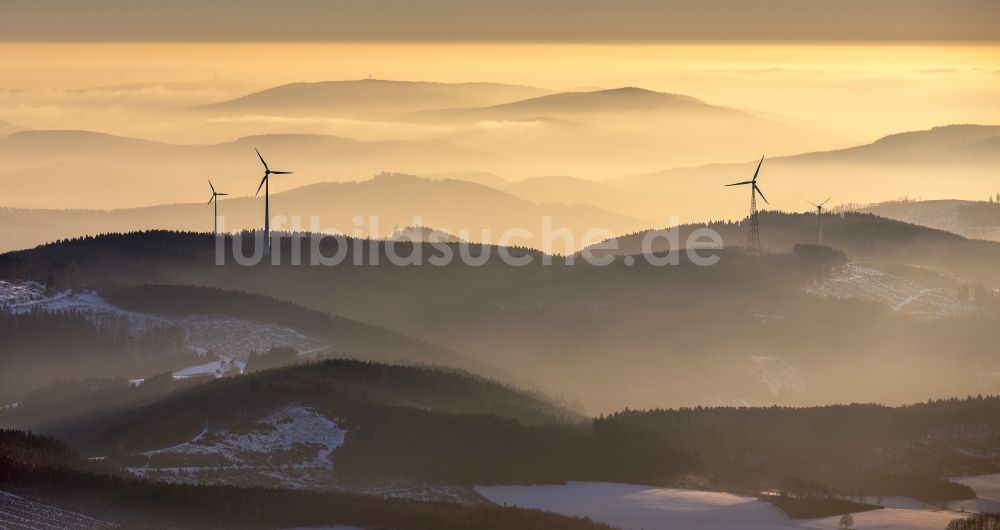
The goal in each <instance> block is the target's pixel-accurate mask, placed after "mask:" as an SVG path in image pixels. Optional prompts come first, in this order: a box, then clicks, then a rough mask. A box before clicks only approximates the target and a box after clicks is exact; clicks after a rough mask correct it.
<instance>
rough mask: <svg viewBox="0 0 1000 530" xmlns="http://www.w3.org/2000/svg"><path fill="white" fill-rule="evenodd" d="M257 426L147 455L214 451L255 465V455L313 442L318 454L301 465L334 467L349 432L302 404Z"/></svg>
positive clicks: (234, 461)
mask: <svg viewBox="0 0 1000 530" xmlns="http://www.w3.org/2000/svg"><path fill="white" fill-rule="evenodd" d="M255 425H256V426H257V427H258V428H254V429H253V430H249V431H247V432H238V433H233V432H230V431H219V432H216V433H211V434H208V433H207V432H202V433H201V434H199V435H198V436H197V437H195V438H194V439H192V440H191V441H188V442H185V443H182V444H180V445H175V446H173V447H168V448H166V449H158V450H156V451H149V452H146V453H143V454H144V455H146V456H156V455H162V454H168V453H172V454H189V455H190V454H211V455H219V456H221V457H223V458H224V459H226V460H227V461H228V462H230V463H231V464H236V465H240V464H252V462H250V460H252V458H253V455H270V454H274V453H280V452H288V451H292V450H293V449H296V448H297V447H298V446H301V445H302V444H309V445H311V446H314V447H315V448H316V451H315V453H313V454H314V457H313V458H311V459H309V460H305V461H301V462H299V463H298V464H297V465H300V466H310V467H317V468H323V469H332V468H333V464H332V463H331V461H330V454H331V453H332V452H333V450H334V449H336V448H338V447H340V446H341V445H344V439H345V436H346V435H347V431H345V430H344V429H341V428H340V426H339V425H338V424H337V422H336V421H334V420H331V419H329V418H327V417H326V416H324V415H322V414H320V413H319V412H317V411H315V410H313V409H311V408H308V407H303V406H299V405H289V406H287V407H285V408H283V409H281V410H279V411H278V412H275V413H274V414H271V415H270V416H267V417H266V418H263V419H261V420H259V421H257V422H255Z"/></svg>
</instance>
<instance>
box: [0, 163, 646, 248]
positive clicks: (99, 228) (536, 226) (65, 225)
mask: <svg viewBox="0 0 1000 530" xmlns="http://www.w3.org/2000/svg"><path fill="white" fill-rule="evenodd" d="M277 182H278V179H275V183H273V184H272V186H273V187H277V186H276V184H277ZM291 182H294V181H291ZM215 185H216V189H218V190H219V191H227V190H230V189H231V188H223V187H222V185H221V184H219V183H218V182H216V184H215ZM204 186H205V188H206V189H207V187H208V185H207V183H206V184H205V185H204ZM284 186H286V184H285V183H282V187H284ZM91 189H92V187H91ZM98 193H99V190H98ZM541 198H543V199H545V198H550V197H546V196H542V197H541ZM262 202H263V199H262V198H260V197H234V198H228V199H223V200H220V201H219V215H220V216H222V217H224V223H223V225H222V226H223V227H224V229H225V230H226V231H234V230H242V229H254V228H256V227H258V226H259V225H261V224H263V219H262V217H263V204H262ZM212 213H213V209H212V207H211V206H206V205H205V204H198V203H194V204H191V203H187V204H172V205H162V206H149V207H145V208H129V209H122V210H109V211H103V210H28V209H8V208H2V209H0V218H2V219H4V220H5V222H6V223H8V225H9V226H11V227H12V228H14V229H13V230H11V231H9V232H8V233H7V234H6V235H4V236H0V249H8V250H10V249H17V248H30V247H32V246H35V245H38V244H42V243H45V242H48V241H53V240H57V239H63V238H67V237H78V236H83V235H91V234H98V233H107V232H122V231H129V230H148V229H164V228H165V229H175V230H190V231H203V230H209V229H211V227H212ZM271 214H272V215H273V216H284V217H285V218H286V219H291V217H292V216H298V217H299V218H300V222H301V226H299V227H298V229H299V230H311V229H318V230H337V231H340V232H342V233H346V234H354V231H355V229H358V230H360V231H361V232H360V233H361V235H372V236H376V237H386V236H388V234H389V233H390V232H391V231H392V230H393V228H394V227H396V226H411V225H413V224H414V223H415V220H417V219H419V220H421V221H422V224H424V225H425V226H428V227H433V228H438V229H441V230H446V231H448V232H451V233H453V234H455V235H459V236H461V234H460V233H459V232H461V231H466V232H468V234H467V235H466V236H463V238H464V239H468V240H471V241H481V240H483V239H484V238H485V237H486V236H489V238H490V239H491V240H493V241H496V240H497V239H498V238H499V237H500V236H501V234H503V233H504V232H505V231H507V230H510V229H514V228H519V229H525V228H526V229H530V230H532V233H533V234H534V237H533V240H530V241H521V240H520V239H519V240H518V242H519V243H522V244H528V245H540V244H541V241H540V237H541V235H540V234H541V233H542V228H543V223H544V219H545V218H546V217H550V218H551V224H552V226H553V228H568V229H570V230H571V231H572V232H573V233H574V234H575V235H576V236H577V237H580V236H582V235H583V234H584V233H586V232H587V231H589V230H591V229H596V228H600V229H605V230H610V231H611V233H627V232H630V231H634V230H636V229H639V228H640V227H642V226H645V225H646V222H645V221H642V220H640V219H635V218H632V217H629V216H626V215H622V214H618V213H613V212H610V211H607V210H603V209H601V208H599V207H595V206H591V205H576V204H538V203H534V202H530V201H528V200H525V199H521V198H518V197H516V196H514V195H512V194H510V193H507V192H505V191H502V190H498V189H495V188H492V187H488V186H485V185H482V184H476V183H471V182H467V181H463V180H454V179H441V180H432V179H428V178H421V177H415V176H411V175H400V174H380V175H377V176H375V177H373V178H371V179H368V180H363V181H357V182H325V183H317V184H310V185H306V186H300V187H294V188H292V189H290V190H288V191H281V192H272V193H271ZM313 216H316V217H317V218H318V220H319V223H320V224H319V226H318V227H315V228H314V227H312V226H311V225H310V223H311V218H312V217H313ZM356 216H361V217H360V219H361V220H362V221H363V223H362V224H360V225H358V224H356V223H355V220H356ZM375 218H377V226H375V224H376V223H375V222H374V221H372V219H375ZM272 222H273V223H274V224H272V226H273V227H274V228H275V229H282V230H290V229H292V228H293V227H292V226H291V224H290V220H289V221H286V222H284V223H281V224H279V223H277V221H272ZM580 244H582V243H581V242H579V241H578V242H577V244H576V245H577V246H569V247H563V246H560V247H559V248H555V249H553V250H554V251H558V252H575V251H576V250H578V249H579V245H580Z"/></svg>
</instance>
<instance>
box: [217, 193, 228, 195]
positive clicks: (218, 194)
mask: <svg viewBox="0 0 1000 530" xmlns="http://www.w3.org/2000/svg"><path fill="white" fill-rule="evenodd" d="M216 195H229V194H228V193H216Z"/></svg>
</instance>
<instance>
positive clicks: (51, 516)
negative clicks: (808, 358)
mask: <svg viewBox="0 0 1000 530" xmlns="http://www.w3.org/2000/svg"><path fill="white" fill-rule="evenodd" d="M99 528H101V529H103V528H115V525H113V524H111V523H108V522H105V521H101V520H100V519H95V518H93V517H89V516H87V515H83V514H80V513H76V512H71V511H67V510H63V509H60V508H57V507H55V506H52V505H50V504H43V503H40V502H36V501H33V500H31V499H28V498H25V497H21V496H19V495H14V494H11V493H7V492H4V491H0V529H2V530H54V529H59V530H95V529H99Z"/></svg>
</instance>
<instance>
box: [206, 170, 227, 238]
mask: <svg viewBox="0 0 1000 530" xmlns="http://www.w3.org/2000/svg"><path fill="white" fill-rule="evenodd" d="M208 187H209V188H212V198H211V199H209V200H208V204H212V203H213V202H214V203H215V215H214V216H213V217H212V221H214V224H213V225H212V233H213V234H218V233H219V196H221V195H229V194H228V193H219V192H217V191H215V186H213V185H212V181H211V180H209V181H208Z"/></svg>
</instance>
